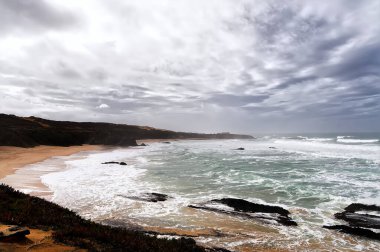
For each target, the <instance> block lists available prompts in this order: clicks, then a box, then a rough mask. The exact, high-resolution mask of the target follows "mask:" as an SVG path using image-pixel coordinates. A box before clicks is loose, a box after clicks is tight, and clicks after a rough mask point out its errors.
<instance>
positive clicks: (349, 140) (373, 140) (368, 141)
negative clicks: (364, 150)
mask: <svg viewBox="0 0 380 252" xmlns="http://www.w3.org/2000/svg"><path fill="white" fill-rule="evenodd" d="M336 141H337V142H339V143H377V142H379V139H345V138H337V140H336Z"/></svg>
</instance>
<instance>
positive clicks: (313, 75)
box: [0, 0, 380, 133]
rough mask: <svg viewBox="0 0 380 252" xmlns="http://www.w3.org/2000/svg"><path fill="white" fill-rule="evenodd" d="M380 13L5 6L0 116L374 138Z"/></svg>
mask: <svg viewBox="0 0 380 252" xmlns="http://www.w3.org/2000/svg"><path fill="white" fill-rule="evenodd" d="M379 24H380V1H378V0H361V1H357V0H286V1H277V0H274V1H271V0H267V1H255V0H247V1H245V0H207V1H204V0H175V1H174V0H159V1H158V0H136V1H135V0H120V1H116V0H65V1H61V0H0V113H7V114H16V115H19V116H38V117H43V118H48V119H53V120H72V121H105V122H114V123H127V124H137V125H149V126H153V127H158V128H166V129H172V130H182V131H193V132H220V131H230V132H239V133H255V132H271V133H285V132H360V131H380V25H379Z"/></svg>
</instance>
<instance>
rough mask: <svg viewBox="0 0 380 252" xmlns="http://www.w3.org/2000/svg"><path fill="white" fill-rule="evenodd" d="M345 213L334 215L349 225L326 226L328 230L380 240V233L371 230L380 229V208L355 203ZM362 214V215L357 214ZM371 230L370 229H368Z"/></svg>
mask: <svg viewBox="0 0 380 252" xmlns="http://www.w3.org/2000/svg"><path fill="white" fill-rule="evenodd" d="M344 210H345V211H343V212H341V213H336V214H334V216H335V218H337V219H339V220H344V221H346V222H347V223H348V226H347V225H335V226H324V228H327V229H336V230H339V231H340V232H343V233H347V234H353V235H359V236H363V237H367V238H371V239H376V240H380V233H379V232H375V231H373V230H370V229H380V215H376V212H377V213H380V207H379V206H376V205H366V204H361V203H353V204H350V205H349V206H347V207H346V208H345V209H344ZM357 212H360V213H357ZM368 228H370V229H368Z"/></svg>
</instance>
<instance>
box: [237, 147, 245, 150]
mask: <svg viewBox="0 0 380 252" xmlns="http://www.w3.org/2000/svg"><path fill="white" fill-rule="evenodd" d="M236 150H245V149H244V148H243V147H240V148H237V149H236Z"/></svg>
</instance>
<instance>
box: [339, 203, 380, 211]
mask: <svg viewBox="0 0 380 252" xmlns="http://www.w3.org/2000/svg"><path fill="white" fill-rule="evenodd" d="M344 210H345V211H346V212H351V213H354V212H358V211H377V212H380V206H376V205H366V204H361V203H352V204H350V205H348V206H347V207H346V208H345V209H344Z"/></svg>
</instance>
